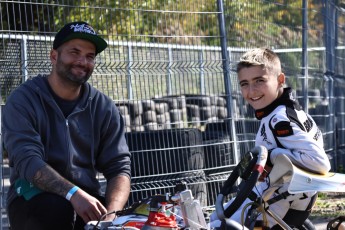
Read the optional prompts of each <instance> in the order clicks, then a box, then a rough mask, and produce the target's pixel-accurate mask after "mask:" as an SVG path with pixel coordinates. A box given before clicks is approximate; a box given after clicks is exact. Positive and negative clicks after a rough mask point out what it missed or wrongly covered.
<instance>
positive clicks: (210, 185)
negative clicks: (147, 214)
mask: <svg viewBox="0 0 345 230" xmlns="http://www.w3.org/2000/svg"><path fill="white" fill-rule="evenodd" d="M306 2H308V5H303V4H305V3H306ZM219 3H223V6H224V11H223V12H221V11H220V10H219V6H220V4H219ZM343 7H344V6H343V5H342V4H341V3H339V4H335V3H334V1H330V0H323V1H297V0H296V1H284V3H282V1H259V0H255V1H245V0H237V1H226V0H224V1H221V0H217V1H214V0H198V1H180V0H173V1H170V0H160V1H146V0H133V1H127V0H119V1H108V0H96V1H90V0H81V1H37V0H27V1H1V2H0V16H1V17H0V18H1V21H0V41H1V42H0V89H1V96H2V97H1V98H2V100H1V104H4V103H6V99H7V97H8V95H9V94H10V93H11V92H12V90H13V89H15V88H16V87H17V86H18V85H19V84H21V83H22V82H23V81H25V80H27V79H30V78H31V77H34V76H35V75H37V74H49V72H50V68H51V64H50V60H49V53H50V50H51V47H52V42H53V39H54V35H55V33H56V32H57V30H58V29H59V28H61V27H62V26H63V25H64V24H65V23H67V22H70V21H80V20H82V21H87V22H88V23H90V24H91V25H92V26H93V27H94V29H95V30H96V31H97V33H98V34H100V35H101V36H102V37H103V38H104V39H105V40H106V41H107V42H108V48H107V49H106V50H105V51H104V52H102V53H100V54H99V55H98V56H97V59H96V67H95V70H94V73H93V75H92V77H91V78H90V80H89V82H90V83H91V84H92V85H93V86H94V87H96V88H97V89H99V90H101V91H102V92H104V93H105V94H106V95H107V96H109V97H110V98H111V99H112V100H114V103H116V105H117V107H118V109H119V110H120V113H121V114H122V116H123V119H124V122H125V126H126V127H125V128H126V138H127V141H128V145H129V147H130V150H131V152H132V176H133V180H132V187H131V195H130V199H129V202H128V205H130V204H131V203H133V202H135V201H138V200H140V199H144V198H146V197H148V196H151V195H153V194H156V193H166V192H172V191H173V188H174V186H175V184H176V183H178V182H179V181H180V180H185V181H186V182H187V183H188V184H189V186H190V188H191V189H192V191H193V194H194V196H195V197H196V198H198V199H200V201H201V202H202V205H203V206H211V205H213V204H214V201H215V197H216V195H217V193H218V192H219V189H220V187H221V186H222V182H223V181H224V180H225V179H226V178H227V177H228V175H229V173H230V172H231V170H232V168H233V167H234V165H236V163H237V162H238V160H239V157H240V155H241V154H243V153H245V152H246V151H248V150H250V149H251V148H252V147H253V146H254V141H255V135H256V132H257V130H258V125H259V121H258V120H256V119H255V116H254V111H253V109H252V108H250V107H249V106H248V104H246V103H245V101H244V100H243V98H242V95H241V92H240V89H239V85H238V82H237V75H236V72H235V71H234V68H235V67H236V64H237V62H238V60H239V58H240V56H241V55H242V54H243V53H244V52H245V51H246V50H248V49H250V48H253V47H263V46H264V47H269V48H272V49H273V50H274V51H276V52H277V53H278V55H279V57H280V58H281V61H282V66H283V71H284V73H285V74H286V76H287V85H288V86H291V87H293V88H294V89H295V93H296V97H297V99H298V100H299V102H300V104H302V105H303V107H304V109H305V110H306V111H308V112H309V113H310V114H311V115H312V116H313V118H314V119H315V120H316V122H317V123H318V125H319V126H320V128H321V129H322V131H323V135H324V139H325V149H326V151H327V153H329V154H330V155H332V156H333V160H332V161H333V167H334V168H335V169H336V167H337V162H338V163H341V164H344V163H343V162H344V159H345V157H344V156H343V155H344V154H345V153H344V152H345V151H343V150H344V149H345V144H344V133H345V120H344V116H345V115H344V114H345V108H344V106H343V105H344V104H345V103H344V95H343V92H344V90H343V89H344V84H345V83H344V60H345V59H344V55H345V54H344V50H345V49H344V37H345V36H344V28H345V27H344V22H345V20H344V12H345V11H344V8H343ZM272 12H275V13H274V14H272ZM221 16H224V19H225V22H224V23H225V25H222V24H221V20H220V18H221ZM306 22H308V23H306ZM222 26H224V28H225V32H224V33H222V29H221V28H223V27H222ZM320 38H323V39H320ZM223 51H224V52H223ZM225 53H226V55H224V54H225ZM224 63H229V64H230V68H229V69H230V71H228V69H227V68H228V67H229V66H224ZM5 158H6V156H5ZM335 160H337V162H335ZM6 172H7V171H6ZM5 176H7V177H8V175H7V174H6V175H5ZM6 179H7V178H6ZM100 180H101V181H102V183H103V182H104V181H103V179H102V178H100ZM6 181H7V180H6ZM103 184H104V183H103ZM4 207H5V203H4V202H2V208H4ZM3 210H4V209H3Z"/></svg>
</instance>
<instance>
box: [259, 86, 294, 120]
mask: <svg viewBox="0 0 345 230" xmlns="http://www.w3.org/2000/svg"><path fill="white" fill-rule="evenodd" d="M279 105H285V106H287V107H291V108H296V109H300V105H299V104H298V101H297V100H296V98H295V97H294V96H293V94H292V89H291V88H290V87H287V88H284V92H283V94H282V95H281V96H280V97H278V98H277V99H276V100H274V101H273V102H272V103H271V104H270V105H268V106H266V107H265V108H262V109H258V110H255V117H256V118H257V119H258V120H261V119H262V118H264V117H266V116H267V115H268V114H270V113H271V112H272V111H273V110H274V109H275V108H277V107H278V106H279Z"/></svg>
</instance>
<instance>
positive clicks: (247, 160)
mask: <svg viewBox="0 0 345 230" xmlns="http://www.w3.org/2000/svg"><path fill="white" fill-rule="evenodd" d="M267 155H268V152H267V149H266V148H265V147H264V146H256V147H254V148H253V149H251V151H249V152H247V153H246V154H244V156H243V157H242V159H241V161H240V162H239V164H238V165H237V166H236V167H235V168H234V170H233V171H232V173H231V174H230V176H229V177H228V179H227V180H226V181H225V182H224V185H223V187H222V189H221V191H220V194H218V196H217V199H216V212H217V216H218V218H219V219H220V220H224V219H226V218H230V217H231V216H232V215H233V214H234V213H235V212H236V211H237V210H238V209H239V208H240V206H241V205H242V203H243V201H244V200H245V199H246V198H247V197H248V196H249V194H250V193H251V191H252V189H253V187H254V186H255V184H256V182H257V180H258V179H259V177H260V175H261V173H262V172H263V170H264V167H265V164H266V160H267ZM239 177H240V178H241V179H242V181H241V183H240V185H239V186H238V190H237V195H236V197H235V199H234V200H233V202H232V203H231V204H230V206H229V207H228V208H226V210H224V207H223V203H224V197H226V196H227V195H229V194H230V193H231V192H232V190H233V186H234V185H235V182H236V181H237V179H238V178H239Z"/></svg>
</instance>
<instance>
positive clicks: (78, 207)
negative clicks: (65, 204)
mask: <svg viewBox="0 0 345 230" xmlns="http://www.w3.org/2000/svg"><path fill="white" fill-rule="evenodd" d="M70 201H71V204H72V205H73V208H74V210H75V211H76V213H77V214H78V215H79V216H80V217H81V218H82V219H83V220H84V222H85V223H87V222H89V221H92V220H96V221H98V220H99V219H100V218H101V216H103V215H104V214H106V213H107V209H106V208H105V207H104V206H103V205H102V204H101V202H99V201H98V200H97V199H96V198H95V197H93V196H90V195H89V194H88V193H86V192H84V191H83V190H81V189H78V191H77V192H76V193H74V194H73V196H72V197H71V200H70Z"/></svg>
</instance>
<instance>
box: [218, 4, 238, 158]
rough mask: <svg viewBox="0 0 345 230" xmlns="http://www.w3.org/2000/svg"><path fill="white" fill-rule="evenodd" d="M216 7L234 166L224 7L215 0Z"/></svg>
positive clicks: (235, 149)
mask: <svg viewBox="0 0 345 230" xmlns="http://www.w3.org/2000/svg"><path fill="white" fill-rule="evenodd" d="M217 7H218V24H219V31H220V44H221V52H222V64H223V75H224V87H225V95H226V109H227V112H228V119H227V120H226V122H227V132H228V133H229V134H231V137H232V139H233V141H234V145H233V146H234V148H233V149H234V155H235V164H237V163H238V162H239V159H240V156H239V155H238V151H237V136H236V130H235V122H234V119H233V117H234V112H233V109H232V106H231V104H232V93H231V90H232V87H231V80H230V60H229V53H228V47H227V42H226V39H227V37H226V31H225V20H224V7H223V0H217Z"/></svg>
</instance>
